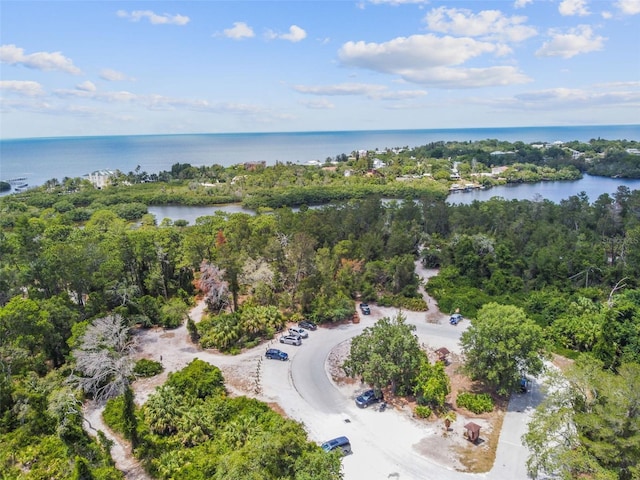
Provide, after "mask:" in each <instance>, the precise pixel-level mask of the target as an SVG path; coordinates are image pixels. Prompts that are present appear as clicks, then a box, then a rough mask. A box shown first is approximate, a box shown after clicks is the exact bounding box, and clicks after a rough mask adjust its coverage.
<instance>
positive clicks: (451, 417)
mask: <svg viewBox="0 0 640 480" xmlns="http://www.w3.org/2000/svg"><path fill="white" fill-rule="evenodd" d="M456 418H457V416H456V412H454V411H453V410H447V413H445V414H444V415H443V417H442V419H443V420H444V426H445V429H446V431H447V432H448V431H449V427H451V422H455V421H456Z"/></svg>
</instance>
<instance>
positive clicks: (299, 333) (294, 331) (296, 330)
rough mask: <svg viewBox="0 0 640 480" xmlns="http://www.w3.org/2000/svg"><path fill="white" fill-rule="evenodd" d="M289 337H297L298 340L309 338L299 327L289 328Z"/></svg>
mask: <svg viewBox="0 0 640 480" xmlns="http://www.w3.org/2000/svg"><path fill="white" fill-rule="evenodd" d="M289 335H293V336H296V335H297V336H298V337H300V338H308V337H309V333H308V332H307V331H306V330H305V329H304V328H300V327H291V328H290V329H289Z"/></svg>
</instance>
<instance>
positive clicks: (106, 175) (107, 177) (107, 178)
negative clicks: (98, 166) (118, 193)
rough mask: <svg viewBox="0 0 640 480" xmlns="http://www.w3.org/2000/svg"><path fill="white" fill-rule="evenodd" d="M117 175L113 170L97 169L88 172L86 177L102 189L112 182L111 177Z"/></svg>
mask: <svg viewBox="0 0 640 480" xmlns="http://www.w3.org/2000/svg"><path fill="white" fill-rule="evenodd" d="M115 175H116V172H114V171H113V170H96V171H95V172H91V173H87V174H86V175H85V178H86V179H87V180H89V181H90V182H91V183H92V184H93V186H94V187H96V188H98V189H102V188H104V187H106V186H107V185H110V184H111V178H112V177H114V176H115Z"/></svg>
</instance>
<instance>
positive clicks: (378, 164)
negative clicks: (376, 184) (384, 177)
mask: <svg viewBox="0 0 640 480" xmlns="http://www.w3.org/2000/svg"><path fill="white" fill-rule="evenodd" d="M386 166H387V164H386V163H384V162H383V161H382V160H380V159H379V158H374V159H373V168H376V169H378V168H384V167H386Z"/></svg>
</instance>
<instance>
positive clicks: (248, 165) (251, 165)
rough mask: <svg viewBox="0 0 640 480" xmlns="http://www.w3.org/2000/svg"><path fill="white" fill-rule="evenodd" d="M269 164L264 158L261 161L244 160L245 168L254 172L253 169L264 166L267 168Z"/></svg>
mask: <svg viewBox="0 0 640 480" xmlns="http://www.w3.org/2000/svg"><path fill="white" fill-rule="evenodd" d="M266 166H267V162H266V161H264V160H262V161H260V162H244V168H245V170H248V171H250V172H252V171H253V170H255V169H257V168H259V167H262V168H266Z"/></svg>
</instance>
